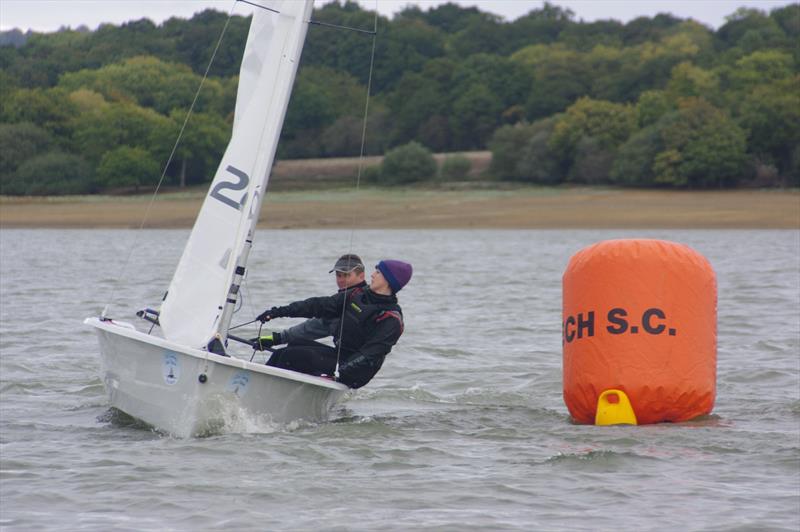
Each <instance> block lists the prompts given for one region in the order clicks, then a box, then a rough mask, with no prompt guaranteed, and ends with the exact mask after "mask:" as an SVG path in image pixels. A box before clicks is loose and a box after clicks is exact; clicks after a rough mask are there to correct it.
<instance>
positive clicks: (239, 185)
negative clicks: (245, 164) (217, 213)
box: [209, 166, 250, 211]
mask: <svg viewBox="0 0 800 532" xmlns="http://www.w3.org/2000/svg"><path fill="white" fill-rule="evenodd" d="M225 170H226V171H228V172H230V173H231V174H233V175H234V177H236V178H237V180H236V181H235V182H233V181H225V180H222V181H220V182H219V183H217V184H216V185H214V188H213V189H212V190H211V193H210V194H209V195H210V196H211V197H212V198H214V199H218V200H219V201H221V202H222V203H224V204H225V205H228V206H230V207H233V208H234V209H236V210H237V211H240V210H242V207H243V206H244V203H245V201H247V194H246V193H245V194H242V199H240V200H239V201H238V202H237V201H236V200H235V199H232V198H230V197H229V196H228V195H226V194H225V193H224V192H223V191H226V190H230V191H234V192H235V191H237V190H244V189H246V188H247V185H248V184H249V183H250V178H249V177H247V174H245V173H244V172H242V171H241V170H239V169H238V168H234V167H233V166H228V167H227V168H226V169H225ZM228 194H230V192H229V193H228Z"/></svg>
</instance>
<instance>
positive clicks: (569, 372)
mask: <svg viewBox="0 0 800 532" xmlns="http://www.w3.org/2000/svg"><path fill="white" fill-rule="evenodd" d="M563 305H564V306H563V316H562V319H563V321H562V343H563V351H564V355H563V356H564V360H563V363H564V367H563V371H564V402H565V403H566V405H567V408H568V409H569V412H570V414H571V415H572V417H573V418H574V419H575V420H576V421H578V422H580V423H594V422H595V419H596V416H597V414H598V408H599V405H601V404H602V402H599V399H600V398H601V396H603V394H604V392H607V391H609V390H615V391H619V392H622V395H623V396H626V397H627V398H628V399H629V402H630V407H631V408H632V410H633V412H634V415H635V417H634V418H633V419H634V420H635V421H634V422H638V423H639V424H647V423H659V422H662V421H673V422H677V421H686V420H689V419H692V418H694V417H697V416H700V415H704V414H708V413H710V412H711V409H712V408H713V406H714V398H715V395H716V371H717V282H716V276H715V274H714V270H713V269H712V267H711V264H709V262H708V260H706V258H705V257H703V256H702V255H700V254H699V253H697V252H696V251H694V250H693V249H691V248H689V247H688V246H685V245H682V244H676V243H674V242H667V241H663V240H645V239H628V240H608V241H604V242H599V243H597V244H594V245H592V246H589V247H587V248H584V249H582V250H580V251H579V252H578V253H576V254H575V255H573V257H572V258H571V259H570V261H569V264H568V265H567V269H566V270H565V272H564V276H563ZM612 397H613V396H612ZM612 419H613V418H612Z"/></svg>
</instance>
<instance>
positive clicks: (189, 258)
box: [159, 0, 313, 348]
mask: <svg viewBox="0 0 800 532" xmlns="http://www.w3.org/2000/svg"><path fill="white" fill-rule="evenodd" d="M254 3H255V2H254ZM258 3H259V4H260V5H262V6H265V7H268V8H269V10H267V9H263V8H256V9H255V10H254V14H253V20H252V22H251V25H250V33H249V35H248V38H247V45H246V48H245V52H244V57H243V59H242V67H241V71H240V74H239V89H238V93H237V100H236V110H235V115H234V116H235V118H234V126H233V133H232V136H231V141H230V143H229V144H228V147H227V149H226V151H225V154H224V156H223V157H222V162H221V163H220V165H219V168H218V169H217V173H216V175H215V176H214V180H213V182H212V183H211V186H210V187H209V192H208V195H207V196H206V198H205V200H204V202H203V206H202V208H201V210H200V214H199V215H198V218H197V221H196V222H195V225H194V228H193V229H192V233H191V235H190V236H189V241H188V243H187V244H186V248H185V249H184V252H183V255H182V257H181V260H180V262H179V263H178V267H177V269H176V271H175V275H174V276H173V278H172V282H171V283H170V286H169V290H168V292H167V296H166V298H165V300H164V302H163V305H162V308H161V315H160V318H159V319H160V323H161V328H162V330H163V333H164V336H165V337H166V338H167V339H168V340H172V341H174V342H177V343H179V344H183V345H188V346H192V347H201V348H205V347H206V346H207V345H208V343H209V341H210V340H212V339H213V338H214V337H215V336H217V334H220V335H222V336H223V337H224V336H225V334H226V330H227V327H228V325H229V323H230V315H231V312H232V308H233V305H234V304H235V300H236V297H237V292H238V286H236V283H235V281H234V280H235V279H238V276H240V275H241V273H242V272H243V270H244V265H245V262H246V260H247V254H248V252H249V249H250V243H251V241H252V237H253V231H254V229H255V226H256V222H257V220H258V213H259V211H260V209H261V202H262V200H263V196H264V191H265V190H266V186H267V182H268V180H269V173H270V169H271V168H272V162H273V159H274V157H275V148H276V147H277V144H278V137H279V135H280V131H281V127H282V124H283V118H284V115H285V114H286V107H287V105H288V102H289V96H290V94H291V89H292V85H293V83H294V78H295V74H296V72H297V65H298V63H299V60H300V54H301V52H302V48H303V42H304V40H305V36H306V32H307V30H308V21H309V19H310V17H311V12H312V9H313V0H305V1H298V0H283V1H272V2H269V1H266V0H260V1H259V2H258ZM273 10H274V11H273ZM237 271H238V273H237Z"/></svg>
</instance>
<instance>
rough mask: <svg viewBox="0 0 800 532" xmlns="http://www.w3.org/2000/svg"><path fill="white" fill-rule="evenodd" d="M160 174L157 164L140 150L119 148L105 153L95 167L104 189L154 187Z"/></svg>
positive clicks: (137, 190) (126, 147)
mask: <svg viewBox="0 0 800 532" xmlns="http://www.w3.org/2000/svg"><path fill="white" fill-rule="evenodd" d="M159 175H160V172H159V167H158V163H157V162H156V161H154V160H153V158H152V157H151V156H150V154H149V153H148V152H147V151H145V150H143V149H142V148H131V147H130V146H120V147H119V148H116V149H114V150H111V151H109V152H106V153H105V155H103V158H102V159H100V164H99V165H98V167H97V178H98V181H99V183H100V184H101V185H102V186H103V187H105V188H121V187H133V188H134V190H135V191H136V192H139V187H141V186H142V185H155V184H156V183H157V182H158V178H159Z"/></svg>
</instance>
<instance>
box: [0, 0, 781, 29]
mask: <svg viewBox="0 0 800 532" xmlns="http://www.w3.org/2000/svg"><path fill="white" fill-rule="evenodd" d="M358 1H359V3H360V4H361V5H363V6H365V7H366V8H368V9H373V8H374V7H375V4H376V2H375V0H358ZM447 1H448V0H378V1H377V5H378V10H379V11H380V13H381V14H382V15H386V16H391V15H393V14H394V13H396V12H398V11H399V10H401V9H402V8H403V7H404V6H406V5H408V4H417V5H419V6H420V7H422V9H423V10H425V9H428V8H430V7H432V6H436V5H439V4H444V3H446V2H447ZM449 1H451V2H452V1H455V2H456V3H458V4H461V5H463V6H466V7H469V6H477V7H478V8H479V9H480V10H481V11H486V12H491V13H495V14H498V15H501V16H502V17H504V18H505V19H506V20H509V21H511V20H514V19H516V18H517V17H519V16H521V15H524V14H526V13H528V12H529V11H530V10H531V9H536V8H540V7H541V6H542V5H543V4H544V2H543V1H540V0H449ZM328 2H329V0H317V2H316V3H317V5H318V6H320V5H324V4H326V3H328ZM550 3H551V4H555V5H558V6H561V7H563V8H568V9H571V10H572V11H574V12H575V15H576V18H578V19H583V20H584V21H594V20H600V19H609V18H611V19H616V20H620V21H622V22H627V21H629V20H631V19H633V18H636V17H639V16H654V15H656V14H658V13H672V14H673V15H675V16H677V17H680V18H693V19H695V20H697V21H698V22H701V23H703V24H705V25H707V26H710V27H711V28H714V29H717V28H719V27H720V26H721V25H722V24H724V23H725V17H726V16H728V15H730V14H731V13H733V12H734V11H736V9H737V8H739V7H743V6H744V7H750V8H757V9H761V10H764V11H769V10H770V9H772V8H775V7H780V6H785V5H788V4H791V3H793V2H792V1H791V0H668V1H667V0H551V2H550ZM794 3H796V2H794ZM233 6H234V0H0V29H2V30H9V29H12V28H19V29H21V30H23V31H27V30H29V29H32V30H34V31H42V32H47V31H56V30H58V29H59V28H60V27H62V26H70V27H72V28H77V27H78V26H81V25H86V26H88V27H89V28H90V29H95V28H97V26H98V25H99V24H101V23H104V22H110V23H113V24H120V23H122V22H126V21H129V20H138V19H140V18H143V17H147V18H149V19H151V20H153V21H154V22H156V23H161V22H163V21H164V20H166V19H168V18H169V17H172V16H178V17H183V18H191V16H192V15H193V14H194V13H196V12H198V11H202V10H203V9H206V8H209V7H211V8H214V9H217V10H219V11H224V12H228V11H230V10H231V8H232V7H233ZM252 9H253V8H251V7H249V6H247V5H246V4H244V3H241V2H240V3H238V5H236V6H235V7H234V13H236V14H243V15H244V14H248V13H249V12H251V11H252Z"/></svg>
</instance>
